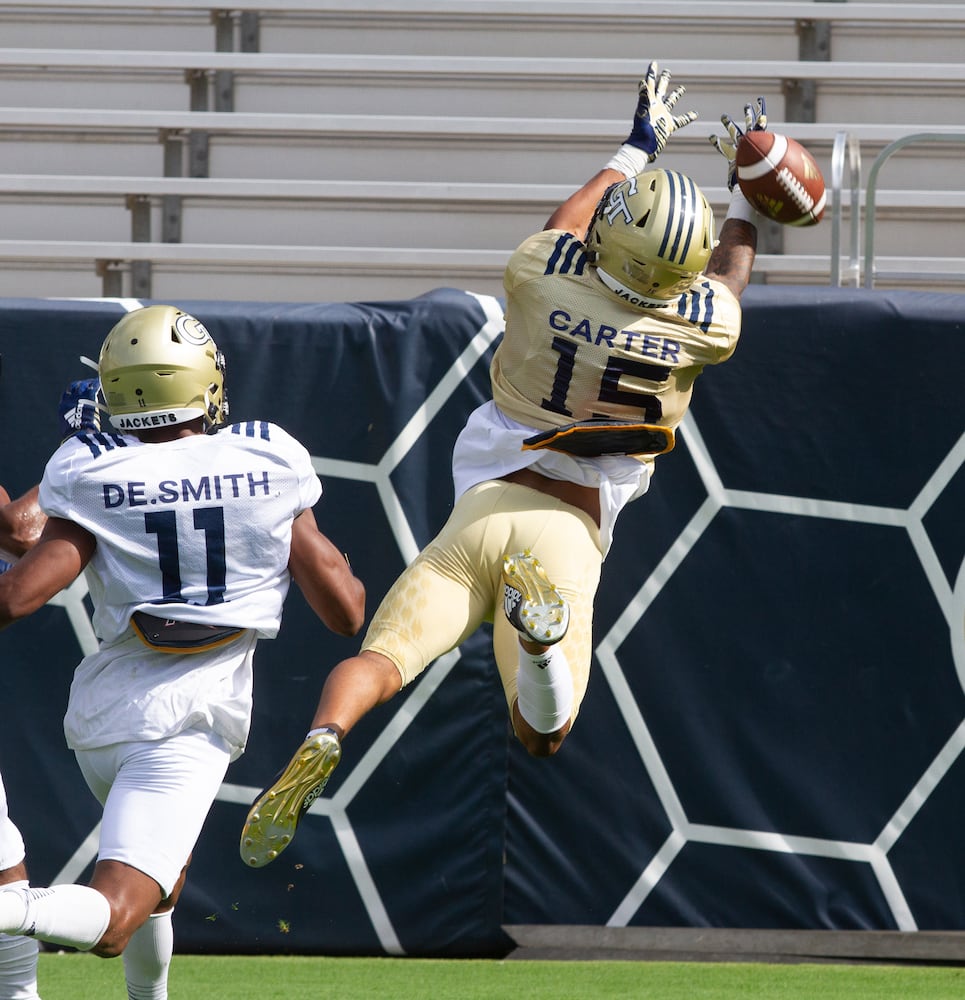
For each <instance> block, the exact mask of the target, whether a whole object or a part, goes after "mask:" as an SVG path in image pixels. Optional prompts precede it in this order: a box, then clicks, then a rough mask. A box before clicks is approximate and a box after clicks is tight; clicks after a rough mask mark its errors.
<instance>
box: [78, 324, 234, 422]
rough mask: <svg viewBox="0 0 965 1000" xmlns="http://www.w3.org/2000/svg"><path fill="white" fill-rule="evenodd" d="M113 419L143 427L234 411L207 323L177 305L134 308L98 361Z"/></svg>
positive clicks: (219, 417) (222, 417) (221, 359)
mask: <svg viewBox="0 0 965 1000" xmlns="http://www.w3.org/2000/svg"><path fill="white" fill-rule="evenodd" d="M97 370H98V374H99V375H100V381H101V391H102V392H103V395H104V401H105V404H106V407H107V412H108V413H109V414H110V417H111V423H112V424H113V425H114V426H115V427H117V428H118V429H119V430H126V431H138V430H145V429H148V428H151V427H165V426H168V425H171V424H182V423H185V422H186V421H188V420H196V419H197V418H198V417H202V418H204V425H205V430H213V429H214V428H216V427H218V426H219V425H221V424H222V423H224V421H225V419H226V417H227V416H228V402H227V399H226V398H225V387H224V375H225V362H224V355H223V354H222V353H221V351H219V350H218V347H217V345H216V344H215V342H214V341H213V340H212V339H211V334H209V333H208V331H207V330H206V329H205V328H204V325H203V324H202V323H201V322H200V321H199V320H196V319H195V318H194V317H193V316H189V315H188V314H187V313H186V312H182V311H181V310H180V309H177V308H175V307H174V306H147V307H146V308H143V309H136V310H134V311H133V312H129V313H128V314H127V315H126V316H125V317H124V318H123V319H122V320H121V321H120V322H119V323H118V324H117V325H116V326H115V327H114V328H113V329H112V330H111V332H110V333H108V335H107V337H106V338H105V340H104V344H103V346H102V347H101V353H100V359H99V361H98V364H97Z"/></svg>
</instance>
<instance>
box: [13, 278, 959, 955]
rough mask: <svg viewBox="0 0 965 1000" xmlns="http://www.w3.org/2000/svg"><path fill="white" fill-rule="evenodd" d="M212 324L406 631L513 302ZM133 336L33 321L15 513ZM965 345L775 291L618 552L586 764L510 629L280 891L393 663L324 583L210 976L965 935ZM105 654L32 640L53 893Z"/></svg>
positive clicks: (296, 650) (265, 749)
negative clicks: (361, 689)
mask: <svg viewBox="0 0 965 1000" xmlns="http://www.w3.org/2000/svg"><path fill="white" fill-rule="evenodd" d="M177 304H178V305H180V306H182V307H184V308H187V309H188V310H189V311H191V312H193V313H194V314H195V315H197V316H198V317H199V318H200V319H201V320H203V322H204V323H205V324H206V325H207V326H208V328H209V329H210V330H211V333H212V335H213V336H214V338H215V340H216V341H217V342H218V344H219V346H221V347H222V348H223V349H224V350H225V352H226V354H227V356H228V387H229V398H230V401H231V405H232V416H233V417H234V418H236V419H243V418H248V417H265V418H269V419H271V420H274V421H276V422H278V423H280V424H282V425H283V426H285V427H286V428H287V429H288V430H290V431H291V432H292V433H294V434H295V435H296V436H297V437H299V438H300V439H301V440H302V441H303V442H304V443H305V445H306V446H307V447H308V448H309V450H310V451H311V453H312V455H313V456H314V457H315V459H316V468H317V469H318V472H319V475H320V476H321V479H322V481H323V485H324V490H325V492H324V494H323V497H322V499H321V501H320V503H319V506H318V507H317V508H316V514H317V516H318V519H319V522H320V524H321V526H322V528H323V530H324V531H326V532H327V533H328V534H329V535H330V537H332V538H333V540H334V541H335V542H336V544H338V545H339V546H340V547H341V548H343V549H345V550H346V551H348V552H349V553H350V555H351V559H352V564H353V566H354V567H355V568H356V570H357V572H358V573H359V575H360V576H361V577H362V578H363V579H364V580H365V582H366V584H367V587H368V592H369V610H370V612H371V611H372V610H374V608H375V605H376V603H377V602H378V599H379V598H380V597H381V595H382V594H383V593H384V591H385V590H386V589H387V587H388V586H389V584H390V583H391V581H392V580H393V579H394V577H395V576H396V575H397V574H398V572H399V571H400V570H401V569H402V567H403V566H404V565H405V563H406V562H407V561H408V560H409V559H411V558H412V556H413V555H414V554H415V551H416V550H417V548H418V547H419V546H421V545H422V544H424V543H425V542H426V541H427V540H428V539H429V538H430V537H431V536H432V534H433V533H434V532H435V530H436V529H437V528H438V527H439V526H440V525H441V524H442V522H443V520H444V519H445V517H446V515H447V513H448V511H449V509H450V506H451V500H452V487H451V481H450V478H449V456H450V451H451V447H452V442H453V439H454V437H455V435H456V433H457V431H458V429H459V427H460V426H461V423H462V421H463V419H464V418H465V416H466V414H467V413H468V412H469V411H470V410H471V409H472V408H473V407H475V406H476V405H477V404H478V403H479V402H480V401H482V399H484V398H485V396H486V394H487V391H488V377H487V368H488V361H489V358H490V356H491V350H492V346H493V343H494V341H495V339H496V337H497V336H498V333H499V329H500V317H501V310H500V307H499V303H498V302H496V301H495V300H493V299H488V298H484V297H483V298H477V297H475V296H471V295H468V294H466V293H463V292H458V291H452V290H439V291H437V292H434V293H432V294H430V295H428V296H424V297H422V298H420V299H415V300H411V301H405V302H395V303H391V302H390V303H376V304H353V305H341V304H339V305H302V304H300V305H294V304H265V303H223V302H191V303H188V302H179V303H177ZM121 313H122V306H121V305H120V304H119V303H116V302H110V301H45V300H27V299H22V300H21V299H7V300H0V353H2V355H3V373H2V378H0V419H2V421H3V426H5V427H6V428H7V442H6V446H5V448H4V458H3V464H2V469H0V483H2V484H3V485H4V486H6V487H7V489H8V490H9V491H10V492H11V494H16V493H19V492H22V491H23V490H25V489H26V488H27V487H29V486H30V485H31V484H32V483H33V482H35V481H37V480H38V479H39V477H40V475H41V473H42V470H43V465H44V462H45V460H46V457H47V456H48V455H49V454H50V452H51V451H52V450H53V449H54V447H55V446H56V444H57V417H56V404H57V400H58V399H59V396H60V392H61V390H62V388H63V387H64V385H66V383H67V382H69V381H70V380H71V379H73V378H77V377H80V376H83V375H84V373H85V370H84V368H83V367H82V366H81V365H80V364H79V362H78V361H77V358H78V356H79V355H81V354H85V355H88V356H91V357H96V356H97V352H98V349H99V346H100V342H101V340H102V339H103V336H104V335H105V333H106V332H107V330H108V329H109V328H110V326H111V325H112V324H113V323H114V322H115V321H116V320H117V319H118V318H119V317H120V315H121ZM963 323H965V297H963V296H955V295H934V294H926V293H911V292H906V293H886V292H869V291H865V290H850V289H822V288H817V289H815V288H806V289H795V288H779V287H762V286H752V287H751V288H750V289H749V290H748V292H747V293H746V296H745V321H744V333H743V336H742V340H741V344H740V346H739V348H738V351H737V354H736V355H735V357H734V358H733V359H732V360H731V361H730V362H728V363H727V364H725V365H723V366H721V367H719V368H717V369H713V370H709V371H708V372H706V373H705V374H704V375H703V376H702V377H701V379H700V380H699V381H698V383H697V388H696V391H695V399H694V404H693V407H692V411H691V414H690V415H689V417H688V419H687V421H686V422H685V424H684V426H683V427H682V429H681V432H680V434H679V437H678V444H677V447H676V449H675V450H674V451H673V452H672V453H670V454H669V455H667V456H664V457H662V458H661V459H659V461H658V469H657V474H656V476H655V478H654V481H653V485H652V487H651V490H650V492H649V494H648V495H647V496H646V497H644V498H643V499H642V500H640V501H639V502H637V503H635V504H633V505H631V507H630V508H629V509H628V510H627V511H626V513H625V514H624V516H623V518H622V520H621V522H620V524H619V525H618V528H617V537H616V544H615V546H614V549H613V551H612V553H611V555H610V556H609V558H608V559H607V562H606V564H605V566H604V576H603V583H602V586H601V590H600V594H599V599H598V603H597V614H596V628H595V632H596V637H595V642H596V662H595V664H594V673H593V675H592V677H591V681H590V687H589V691H588V694H587V698H586V701H585V702H584V707H583V711H582V713H581V715H580V718H579V720H578V722H577V725H576V727H575V729H574V731H573V733H572V735H571V736H570V738H569V740H568V741H567V743H566V745H565V746H564V748H563V750H562V752H561V753H560V754H559V755H557V756H556V757H555V758H553V759H551V760H548V761H546V760H544V761H538V760H531V759H529V758H528V757H527V756H526V754H525V753H524V752H522V751H521V750H520V748H519V747H518V746H517V745H516V744H515V743H514V742H513V741H512V739H511V738H510V734H509V730H508V726H507V720H506V711H505V704H504V702H503V698H502V692H501V689H500V686H499V684H498V680H497V678H496V674H495V669H494V667H493V665H492V661H491V654H490V651H489V636H488V634H487V630H486V629H483V630H481V631H480V632H479V633H478V634H477V635H476V636H474V637H473V638H472V639H471V640H470V641H469V642H467V643H466V645H465V646H464V647H463V648H462V649H461V650H460V651H459V653H458V654H455V653H454V654H451V655H450V656H448V657H445V658H443V659H442V660H441V661H439V662H438V663H437V664H435V665H434V666H433V667H432V668H431V669H430V670H429V671H428V672H427V673H426V674H425V675H424V676H423V678H422V679H420V681H419V682H418V683H416V684H415V685H413V686H412V688H410V689H408V690H407V691H406V692H404V693H403V695H401V696H400V697H399V698H397V699H396V700H394V701H393V702H391V703H389V704H388V705H386V706H383V707H382V708H380V709H378V710H376V711H375V712H374V713H372V714H371V715H370V716H369V717H368V718H367V719H365V720H363V722H362V723H361V724H360V725H359V727H358V728H357V729H356V730H354V731H353V733H352V734H351V736H350V737H349V739H348V740H347V741H346V745H345V751H344V756H343V763H342V764H341V765H340V767H339V768H338V770H337V771H336V772H335V775H334V776H333V778H332V781H331V782H330V784H329V788H328V790H327V791H326V795H325V798H324V799H323V800H322V801H321V802H319V803H317V804H316V805H315V806H314V807H313V809H312V811H311V812H310V813H309V814H308V816H307V817H306V818H305V820H304V821H303V823H302V826H301V827H300V830H299V834H298V837H297V838H296V841H295V843H294V844H293V845H292V847H290V848H289V849H288V851H286V853H285V854H284V855H282V857H281V858H280V859H279V860H278V861H277V862H276V863H274V864H273V865H270V866H268V867H267V868H265V869H262V870H259V871H254V870H250V869H247V868H245V867H244V865H243V864H242V863H241V861H240V859H239V857H238V850H237V841H238V833H239V831H240V826H241V822H242V820H243V817H244V814H245V812H246V809H247V806H248V804H249V802H250V801H251V799H252V798H253V796H254V795H255V794H256V793H257V791H258V790H259V789H260V788H261V787H263V786H264V785H265V784H267V783H268V782H269V781H270V780H271V778H272V776H273V775H274V773H275V771H276V770H277V769H278V768H279V767H280V766H281V765H282V764H283V763H284V762H285V761H286V760H287V758H288V756H289V754H290V752H291V750H292V749H293V748H294V746H295V745H297V743H298V741H299V740H300V739H301V737H302V735H303V733H304V731H305V728H306V726H307V724H308V722H309V720H310V716H311V713H312V710H313V708H314V704H315V700H316V698H317V694H318V691H319V689H320V686H321V682H322V680H323V678H324V676H325V674H326V671H327V670H328V669H329V668H330V667H331V666H332V665H333V664H334V663H335V662H337V661H338V660H339V659H340V658H342V657H343V656H345V655H347V654H349V653H351V652H354V651H355V649H356V648H357V640H345V639H340V638H338V637H335V636H332V635H330V634H329V633H327V632H326V631H325V629H324V628H323V627H322V626H321V625H320V624H319V623H318V622H317V621H316V620H315V619H314V617H313V616H312V614H311V612H310V611H309V610H308V608H307V606H306V605H305V603H304V601H303V600H302V598H301V595H300V594H298V593H297V592H296V591H293V593H292V596H291V598H290V599H289V603H288V606H287V609H286V613H285V622H284V625H283V628H282V633H281V635H280V636H279V638H278V639H276V640H274V641H273V642H265V643H263V644H262V645H261V646H260V648H259V650H258V654H257V657H256V689H255V702H256V711H255V716H254V721H253V725H252V733H251V741H250V744H249V748H248V752H247V753H246V754H245V756H244V757H242V758H241V759H240V760H239V761H237V762H236V763H235V764H233V765H232V767H231V769H230V770H229V773H228V777H227V780H226V783H225V786H224V787H223V789H222V792H221V794H220V796H219V799H218V801H217V802H216V803H215V805H214V807H213V809H212V812H211V815H210V817H209V821H208V823H207V826H206V828H205V831H204V833H203V834H202V838H201V841H200V842H199V844H198V848H197V851H196V854H195V861H194V864H193V866H192V869H191V872H190V875H189V881H188V888H187V890H186V891H185V894H184V896H183V898H182V903H181V905H180V906H179V908H178V911H177V914H176V917H175V929H176V935H177V939H178V940H177V946H178V948H179V949H180V950H182V951H186V950H187V951H223V952H246V951H269V952H271V951H292V952H316V953H329V954H380V953H387V954H403V953H405V954H413V955H477V954H499V953H500V952H501V950H502V949H503V948H504V947H505V939H504V935H503V933H502V930H501V928H502V926H503V925H507V924H539V923H573V924H611V925H614V926H625V925H659V926H668V925H676V926H725V927H755V928H762V927H773V928H886V929H888V928H901V929H904V930H913V929H916V928H918V929H939V928H940V929H949V928H951V929H965V862H963V860H962V856H961V851H960V850H959V839H960V836H959V832H958V831H959V827H960V818H961V816H962V814H963V811H965V808H963V807H965V792H963V789H965V773H963V772H965V764H963V759H962V753H961V751H962V748H963V746H965V721H963V720H965V698H963V683H965V634H963V617H965V583H963V582H960V581H959V570H960V567H961V565H962V562H963V556H965V519H963V517H962V516H961V511H962V510H963V508H965V473H963V471H962V465H963V462H965V439H963V431H965V399H963V393H962V391H961V371H960V365H959V364H958V363H957V362H958V358H959V353H960V351H961V349H962V345H963V337H965V332H963ZM90 641H91V637H90V634H89V626H87V625H86V599H85V596H84V588H83V586H82V585H78V587H77V589H76V590H75V591H72V592H71V593H70V594H68V595H66V596H65V597H64V599H63V600H61V601H60V602H59V604H58V605H56V606H49V607H47V608H44V609H42V610H41V611H40V612H38V613H37V614H36V615H35V616H34V617H33V618H32V619H30V620H28V621H26V622H22V623H20V624H18V625H16V626H14V627H13V628H11V629H9V630H8V631H7V632H5V633H4V635H3V636H2V638H0V648H2V664H3V667H2V670H0V700H2V701H0V703H2V704H3V706H4V709H5V710H4V712H3V716H2V718H3V723H2V730H0V770H2V773H3V777H4V781H5V783H6V785H7V791H8V797H9V800H10V805H11V811H12V813H13V815H14V818H15V819H16V821H17V822H18V823H19V824H20V826H21V828H22V830H23V832H24V835H25V838H26V839H27V842H28V852H29V854H28V861H29V864H30V867H31V872H32V876H33V881H34V882H35V884H45V883H47V882H49V881H52V880H59V881H63V880H74V879H84V878H86V877H87V875H88V874H89V871H90V868H91V866H92V864H93V859H94V855H95V852H96V824H97V822H98V817H99V809H98V807H97V805H96V803H95V802H94V800H93V798H92V797H91V796H90V794H89V793H88V791H87V789H86V786H85V785H84V783H83V780H82V779H81V777H80V774H79V772H78V770H77V767H76V764H75V763H74V760H73V757H72V755H71V754H70V753H69V752H68V751H67V750H66V749H65V748H64V745H63V735H62V729H61V718H62V715H63V709H64V704H65V699H66V692H67V686H68V684H69V680H70V676H71V672H72V669H73V667H74V665H75V664H76V662H77V660H78V659H79V657H80V655H81V652H82V649H84V648H85V643H86V644H87V645H89V643H90ZM92 834H93V836H92Z"/></svg>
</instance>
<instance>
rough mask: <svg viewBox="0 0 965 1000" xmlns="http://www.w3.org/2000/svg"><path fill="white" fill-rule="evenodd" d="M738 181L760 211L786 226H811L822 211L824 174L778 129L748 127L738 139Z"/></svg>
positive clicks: (750, 200)
mask: <svg viewBox="0 0 965 1000" xmlns="http://www.w3.org/2000/svg"><path fill="white" fill-rule="evenodd" d="M737 183H738V184H739V185H740V189H741V191H742V192H743V193H744V197H745V198H746V199H747V200H748V201H749V202H750V203H751V205H753V206H754V208H756V209H757V211H758V212H760V213H761V215H764V216H767V218H769V219H773V220H774V221H775V222H780V223H781V224H782V225H785V226H813V225H815V224H816V223H818V222H820V221H821V216H822V215H824V203H825V200H826V196H825V190H824V178H823V177H822V176H821V171H820V169H819V168H818V165H817V163H815V162H814V157H813V156H812V155H811V154H810V153H809V152H808V151H807V150H806V149H805V148H804V147H803V146H802V145H801V144H800V143H799V142H798V141H797V140H796V139H792V138H791V137H790V136H786V135H780V134H779V133H777V132H768V131H766V130H763V131H751V132H747V133H745V134H744V136H743V137H742V138H741V139H740V141H739V142H738V143H737Z"/></svg>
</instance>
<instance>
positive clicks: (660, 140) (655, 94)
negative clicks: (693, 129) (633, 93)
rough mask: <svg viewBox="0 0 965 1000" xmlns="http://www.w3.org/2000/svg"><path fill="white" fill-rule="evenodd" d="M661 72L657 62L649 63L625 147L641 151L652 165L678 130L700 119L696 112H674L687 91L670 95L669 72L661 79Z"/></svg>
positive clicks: (664, 71)
mask: <svg viewBox="0 0 965 1000" xmlns="http://www.w3.org/2000/svg"><path fill="white" fill-rule="evenodd" d="M659 69H660V67H659V66H658V65H657V64H656V63H655V62H652V63H650V65H649V66H648V67H647V75H646V76H645V77H644V78H643V79H642V80H641V81H640V84H639V98H638V100H637V110H636V113H635V114H634V116H633V128H632V129H631V130H630V135H629V136H627V139H626V145H628V146H634V147H635V148H637V149H640V150H642V151H643V152H644V153H646V154H647V160H648V161H649V162H650V163H653V161H654V160H655V159H656V158H657V156H658V155H659V154H660V152H661V150H662V149H663V147H664V146H666V145H667V140H668V139H669V138H670V136H671V135H673V133H674V132H676V131H677V129H678V128H683V127H684V126H685V125H689V124H690V123H691V122H692V121H694V120H695V119H696V117H697V112H696V111H688V112H687V113H686V114H682V115H675V114H674V113H673V108H674V105H675V104H676V103H677V101H678V100H680V98H681V97H682V96H683V94H684V93H685V92H686V89H687V88H686V87H676V88H675V89H674V90H671V91H670V92H669V93H668V92H667V88H668V87H669V86H670V70H668V69H665V70H663V71H662V72H661V73H660V75H659V76H658V75H657V73H658V71H659Z"/></svg>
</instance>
